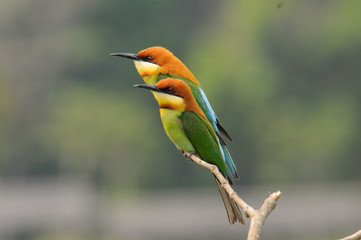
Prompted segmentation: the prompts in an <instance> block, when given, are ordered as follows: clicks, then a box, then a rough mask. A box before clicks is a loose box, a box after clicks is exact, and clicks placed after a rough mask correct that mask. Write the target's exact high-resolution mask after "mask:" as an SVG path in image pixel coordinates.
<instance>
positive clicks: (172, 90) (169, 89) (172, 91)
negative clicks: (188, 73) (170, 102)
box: [166, 87, 175, 94]
mask: <svg viewBox="0 0 361 240" xmlns="http://www.w3.org/2000/svg"><path fill="white" fill-rule="evenodd" d="M166 91H167V93H169V94H172V93H174V92H175V91H174V88H171V87H169V88H167V89H166Z"/></svg>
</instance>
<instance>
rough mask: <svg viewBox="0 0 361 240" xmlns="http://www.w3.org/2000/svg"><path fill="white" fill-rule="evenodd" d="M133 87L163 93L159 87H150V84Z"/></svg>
mask: <svg viewBox="0 0 361 240" xmlns="http://www.w3.org/2000/svg"><path fill="white" fill-rule="evenodd" d="M133 87H136V88H144V89H148V90H151V91H155V92H161V91H162V90H160V89H159V88H158V87H157V86H154V85H150V84H135V85H134V86H133Z"/></svg>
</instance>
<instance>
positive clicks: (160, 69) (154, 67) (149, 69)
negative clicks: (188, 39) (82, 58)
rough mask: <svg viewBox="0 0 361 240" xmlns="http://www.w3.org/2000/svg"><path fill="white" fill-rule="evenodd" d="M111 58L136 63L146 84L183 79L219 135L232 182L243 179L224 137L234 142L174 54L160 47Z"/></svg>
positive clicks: (202, 92) (220, 145)
mask: <svg viewBox="0 0 361 240" xmlns="http://www.w3.org/2000/svg"><path fill="white" fill-rule="evenodd" d="M110 55H111V56H118V57H123V58H128V59H131V60H133V61H134V64H135V67H136V69H137V71H138V73H139V75H140V76H141V77H142V78H143V80H144V82H145V83H146V84H151V85H155V84H156V83H157V82H158V81H160V80H162V79H165V78H171V79H180V80H182V81H184V82H185V83H186V84H187V85H188V86H189V87H190V89H191V92H192V95H193V96H194V98H195V100H196V102H197V103H198V105H199V107H200V108H201V110H202V112H203V113H204V115H205V116H206V118H207V119H208V121H209V123H210V124H211V126H212V127H213V129H214V131H215V134H216V137H217V138H218V140H219V141H218V144H219V147H220V149H221V153H222V155H223V159H224V161H225V163H226V167H227V171H228V172H229V176H230V178H229V180H230V181H233V180H234V179H239V175H238V171H237V168H236V165H235V164H234V161H233V159H232V157H231V155H230V153H229V151H228V149H227V144H226V142H225V141H224V139H223V138H222V136H221V133H222V134H223V135H224V136H225V137H227V138H228V139H229V140H230V141H232V138H231V137H230V136H229V134H228V133H227V131H226V130H225V129H224V127H223V126H222V125H221V123H220V122H219V120H218V118H217V116H216V114H215V112H214V111H213V109H212V107H211V105H210V103H209V101H208V99H207V96H206V95H205V93H204V91H203V89H202V87H201V86H200V83H199V82H198V80H197V79H196V77H195V76H194V75H193V73H192V72H191V71H190V70H189V69H188V68H187V67H186V65H184V64H183V63H182V61H181V60H179V59H178V58H177V57H176V56H174V55H173V53H172V52H171V51H169V50H168V49H166V48H164V47H160V46H155V47H150V48H146V49H144V50H141V51H139V52H138V53H137V54H134V53H111V54H110ZM155 97H156V95H155Z"/></svg>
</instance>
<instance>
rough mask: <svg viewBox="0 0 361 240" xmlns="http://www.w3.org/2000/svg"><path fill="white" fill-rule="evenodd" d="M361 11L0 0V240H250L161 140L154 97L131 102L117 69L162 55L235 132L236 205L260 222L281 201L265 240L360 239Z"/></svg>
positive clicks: (286, 1) (335, 5)
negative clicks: (151, 53) (152, 53)
mask: <svg viewBox="0 0 361 240" xmlns="http://www.w3.org/2000/svg"><path fill="white" fill-rule="evenodd" d="M360 9H361V2H360V1H358V0H346V1H337V0H330V1H292V0H277V1H274V0H270V1H250V0H244V1H237V0H233V1H216V0H183V1H180V0H174V1H161V0H149V1H119V0H108V1H85V0H78V1H70V0H59V1H46V0H33V1H20V0H15V1H14V0H11V1H10V0H3V1H1V3H0V54H1V58H0V99H1V100H0V143H1V144H0V173H1V178H0V192H2V194H0V212H2V213H0V218H1V219H2V220H1V222H2V223H1V222H0V223H1V224H0V225H1V226H2V227H0V237H1V238H2V239H11V240H12V239H14V240H20V239H31V240H42V239H79V240H80V239H217V238H222V239H241V238H244V236H245V234H246V232H247V229H248V227H244V226H240V225H238V226H232V227H230V226H228V223H227V220H226V216H225V212H224V209H223V207H222V203H221V200H220V198H219V196H217V195H218V193H217V190H216V188H215V186H214V181H213V180H212V177H211V176H210V174H209V173H208V172H207V171H206V170H205V169H201V168H200V167H198V166H196V165H195V164H192V163H190V162H189V161H187V160H186V159H184V158H183V157H182V155H181V153H179V152H178V151H177V150H176V148H175V147H174V146H173V144H172V143H171V142H170V141H169V140H168V138H167V137H166V135H165V133H164V131H163V128H162V125H161V122H160V118H159V112H158V106H157V103H156V102H155V100H154V99H153V97H152V95H151V94H150V93H148V92H144V91H140V90H137V89H134V88H133V87H132V85H133V84H136V83H142V79H141V78H140V76H139V75H138V74H137V72H136V70H135V67H134V65H133V63H132V62H131V61H129V60H126V59H121V58H116V57H110V56H109V54H110V53H111V52H133V53H137V52H138V51H139V50H142V49H144V48H147V47H150V46H157V45H159V46H164V47H166V48H168V49H170V50H171V51H172V52H173V53H174V54H175V55H176V56H177V57H179V58H180V59H181V60H182V61H183V62H184V63H185V64H186V65H187V66H188V67H189V69H190V70H191V71H192V72H193V73H194V74H195V76H196V77H197V78H198V80H199V81H200V82H201V84H202V86H203V89H204V91H205V92H206V94H207V96H208V98H209V100H210V102H211V104H212V106H213V108H214V110H215V111H216V113H217V115H218V116H219V118H220V120H221V121H222V123H223V125H224V126H225V128H226V129H227V130H228V131H229V132H230V133H231V136H232V137H233V139H234V141H233V143H229V149H230V152H231V154H232V156H233V158H234V160H235V162H236V165H237V167H238V171H239V174H240V176H241V178H240V180H239V181H238V182H237V183H236V188H237V191H239V192H240V193H243V194H244V195H243V194H242V197H244V198H245V200H246V201H247V200H249V201H251V205H254V207H258V206H259V205H260V204H261V203H262V201H263V199H264V198H265V197H266V196H267V193H268V190H269V191H275V190H278V189H279V188H280V189H281V190H282V191H283V192H284V197H282V199H281V201H280V203H279V206H278V207H277V209H276V210H275V211H274V212H273V213H272V214H271V217H270V218H269V220H268V222H266V226H265V231H264V232H263V233H262V234H263V236H264V237H265V239H329V238H337V237H342V236H344V235H347V234H351V233H352V232H354V231H356V230H357V228H360V226H361V217H360V216H361V205H359V203H360V202H361V193H360V190H361V189H360V186H361V184H360V183H361V175H360V171H361V147H360V146H361V125H360V122H361V94H360V93H361V81H360V80H361V21H360ZM247 193H248V195H247ZM259 194H261V195H259ZM250 196H254V198H252V197H250ZM297 201H299V202H298V203H297V204H296V202H297ZM292 204H294V205H292ZM353 204H356V205H355V206H356V208H352V209H351V207H353V206H354V205H353ZM347 206H349V207H350V209H345V207H347ZM1 209H3V210H1ZM315 211H316V213H317V211H320V212H319V213H318V216H320V217H318V218H314V217H313V215H315ZM346 211H349V212H346ZM213 212H215V213H213ZM207 214H208V215H207ZM277 214H278V215H277ZM327 214H331V215H327ZM273 215H275V216H274V218H272V217H273ZM202 216H203V217H202ZM206 216H207V217H206ZM302 216H303V218H302ZM346 216H347V217H346ZM308 218H311V219H312V220H311V221H310V219H308ZM290 219H293V220H290ZM306 222H309V223H310V224H309V225H307V224H305V223H306ZM285 224H286V225H287V224H289V225H287V226H286V225H285ZM267 225H269V227H268V228H267Z"/></svg>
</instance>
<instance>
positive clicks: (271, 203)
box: [184, 153, 282, 240]
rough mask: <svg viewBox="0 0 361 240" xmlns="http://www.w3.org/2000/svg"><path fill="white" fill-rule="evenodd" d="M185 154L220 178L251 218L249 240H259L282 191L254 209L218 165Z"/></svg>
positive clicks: (225, 188)
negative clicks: (233, 186) (242, 197)
mask: <svg viewBox="0 0 361 240" xmlns="http://www.w3.org/2000/svg"><path fill="white" fill-rule="evenodd" d="M184 156H186V157H188V158H189V159H190V160H192V161H193V162H195V163H197V164H199V165H201V166H202V167H205V168H207V169H208V170H209V171H211V172H212V173H213V175H214V176H216V178H217V179H218V180H219V182H220V183H221V186H222V187H223V188H224V190H226V192H227V193H228V195H229V196H230V198H231V199H232V200H234V201H235V202H236V203H237V204H238V205H239V206H240V207H241V208H242V209H243V211H244V212H245V214H246V215H247V216H248V217H250V218H251V224H250V228H249V231H248V238H247V240H257V239H259V236H260V233H261V228H262V226H263V224H264V222H265V221H266V219H267V217H268V216H269V214H270V213H271V212H272V210H273V209H275V207H276V205H277V201H278V199H279V198H280V197H281V195H282V193H281V192H280V191H278V192H275V193H272V194H271V195H270V196H269V197H268V198H266V200H265V201H264V203H263V205H262V207H261V208H260V209H258V210H254V209H253V208H252V207H251V206H249V205H248V204H247V203H246V202H245V201H243V200H242V199H241V198H240V197H239V196H238V195H237V193H236V192H235V191H234V190H233V188H232V187H231V185H230V184H229V182H228V180H227V179H226V178H225V177H224V176H223V175H222V173H221V172H220V171H219V169H218V167H217V166H215V165H212V164H209V163H207V162H205V161H203V160H202V159H200V158H199V157H197V156H196V155H194V154H192V153H184Z"/></svg>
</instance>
